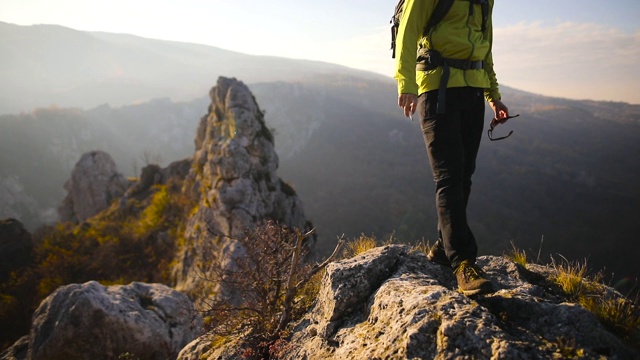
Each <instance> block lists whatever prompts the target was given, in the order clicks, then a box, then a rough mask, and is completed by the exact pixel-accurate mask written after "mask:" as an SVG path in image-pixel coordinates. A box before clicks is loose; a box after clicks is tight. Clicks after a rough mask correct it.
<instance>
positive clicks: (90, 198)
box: [58, 151, 129, 223]
mask: <svg viewBox="0 0 640 360" xmlns="http://www.w3.org/2000/svg"><path fill="white" fill-rule="evenodd" d="M128 186H129V183H128V181H127V179H126V178H125V177H124V176H123V175H122V174H120V173H119V172H118V171H117V169H116V163H115V162H114V161H113V159H112V158H111V156H110V155H109V154H107V153H105V152H103V151H91V152H88V153H85V154H84V155H82V157H80V160H78V162H77V163H76V166H75V167H74V169H73V171H72V172H71V178H70V179H69V180H67V182H66V183H65V184H64V188H65V190H67V196H66V197H65V199H64V200H63V202H62V205H60V207H59V208H58V214H59V216H60V221H62V222H68V221H69V222H75V223H79V222H82V221H84V220H86V219H88V218H90V217H92V216H94V215H95V214H97V213H99V212H100V211H102V210H104V209H106V208H107V207H109V205H110V204H111V202H112V201H114V200H117V199H119V198H120V197H121V196H122V195H123V194H124V193H125V191H126V190H127V187H128Z"/></svg>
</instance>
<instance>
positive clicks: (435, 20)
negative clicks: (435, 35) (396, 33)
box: [422, 0, 453, 37]
mask: <svg viewBox="0 0 640 360" xmlns="http://www.w3.org/2000/svg"><path fill="white" fill-rule="evenodd" d="M451 6H453V0H438V2H437V3H436V7H435V8H434V9H433V13H432V14H431V17H430V18H429V21H427V26H425V28H424V32H423V33H422V35H423V36H425V37H426V36H428V35H429V33H430V32H431V30H433V28H434V27H436V25H438V24H439V23H440V21H442V19H444V16H445V15H447V13H448V12H449V10H451Z"/></svg>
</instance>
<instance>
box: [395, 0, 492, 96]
mask: <svg viewBox="0 0 640 360" xmlns="http://www.w3.org/2000/svg"><path fill="white" fill-rule="evenodd" d="M436 2H437V0H407V1H406V2H405V5H404V6H405V8H404V11H403V14H402V19H401V21H400V28H399V30H398V38H397V39H396V74H395V79H396V80H397V82H398V93H399V94H416V95H419V94H422V93H424V92H427V91H430V90H436V89H438V88H439V87H440V76H441V74H442V67H438V68H437V69H434V70H429V71H416V58H417V51H418V47H421V48H422V47H425V48H428V49H435V50H437V51H439V52H440V54H441V55H442V56H443V57H445V58H449V59H462V60H472V61H478V60H483V61H484V68H483V69H472V70H462V69H456V68H451V74H450V75H449V82H448V85H447V87H461V86H471V87H477V88H483V89H485V91H484V95H485V98H486V99H487V101H494V100H499V99H500V92H499V90H498V81H497V79H496V73H495V72H494V70H493V57H492V55H491V44H492V42H493V26H492V20H491V13H492V12H493V11H492V10H493V0H489V19H488V21H487V24H486V26H487V29H486V32H485V34H483V33H482V10H481V6H480V5H474V11H473V15H472V16H469V0H455V1H454V2H453V5H452V7H451V9H450V10H449V12H448V13H447V14H446V15H445V17H444V18H443V19H442V21H441V22H440V23H439V24H438V25H437V26H436V27H435V28H434V29H433V30H432V31H431V35H430V36H427V37H422V32H423V31H424V28H425V26H426V24H427V21H428V20H429V18H430V17H431V13H432V12H433V9H434V7H435V5H436Z"/></svg>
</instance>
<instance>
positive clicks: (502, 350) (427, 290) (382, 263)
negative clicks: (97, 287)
mask: <svg viewBox="0 0 640 360" xmlns="http://www.w3.org/2000/svg"><path fill="white" fill-rule="evenodd" d="M478 264H479V265H480V266H481V267H482V268H483V269H484V270H485V271H486V273H487V275H488V277H489V278H490V279H491V281H492V282H493V285H494V286H495V288H496V289H498V290H497V292H495V293H494V294H491V295H486V296H478V297H474V298H469V297H466V296H464V295H462V294H461V293H459V292H458V291H457V285H456V280H455V277H454V276H453V274H452V271H451V269H449V268H446V267H443V266H440V265H437V264H434V263H431V262H429V261H428V260H427V259H426V257H425V256H424V254H422V253H421V252H417V251H414V250H412V249H411V248H410V247H407V246H404V245H390V246H384V247H379V248H375V249H372V250H370V251H368V252H366V253H363V254H361V255H359V256H356V257H354V258H351V259H347V260H343V261H339V262H334V263H331V264H330V265H329V266H328V267H327V271H326V273H325V276H324V278H323V281H322V286H321V289H320V294H319V296H318V298H317V302H316V305H315V307H314V308H313V309H312V310H311V311H309V313H308V314H307V315H306V316H304V318H303V319H302V320H301V321H300V322H299V323H297V325H296V326H294V328H293V329H292V335H291V337H290V339H288V341H289V344H288V345H287V346H284V347H283V349H285V350H284V351H283V352H282V353H281V354H279V357H278V358H280V359H291V360H293V359H336V360H337V359H371V360H373V359H564V358H579V359H638V358H639V356H640V352H638V351H637V349H636V350H634V349H633V348H632V347H630V346H629V345H628V344H625V343H624V342H623V341H622V340H621V339H620V338H618V337H616V336H615V335H614V334H613V333H611V332H610V331H609V330H607V328H605V326H603V325H602V323H601V322H600V321H599V320H598V319H597V318H596V316H595V315H593V314H592V313H591V312H589V311H587V310H586V309H585V308H583V307H581V306H580V305H577V304H575V303H572V302H570V301H569V300H568V299H567V297H566V295H563V294H562V292H561V291H559V290H558V289H557V288H555V286H554V285H553V284H552V283H551V282H550V281H549V280H548V279H549V278H550V276H551V275H552V274H553V270H552V269H550V268H548V267H544V266H537V265H527V266H526V268H525V267H523V266H521V265H517V264H515V263H514V262H512V261H510V260H507V259H505V258H503V257H495V256H483V257H480V258H479V259H478ZM203 339H206V338H201V339H199V340H196V341H194V342H192V343H191V344H189V345H188V346H187V347H186V348H185V349H183V351H182V352H181V353H180V355H179V357H178V358H179V359H185V360H187V359H188V360H190V359H203V358H205V359H235V358H237V357H238V356H240V353H239V352H238V350H237V349H238V347H239V346H238V343H237V342H234V341H231V344H230V345H229V346H226V347H225V346H220V347H212V346H211V345H210V344H211V341H208V342H207V341H205V340H203Z"/></svg>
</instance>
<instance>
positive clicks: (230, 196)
mask: <svg viewBox="0 0 640 360" xmlns="http://www.w3.org/2000/svg"><path fill="white" fill-rule="evenodd" d="M210 97H211V105H210V106H209V112H208V114H207V115H206V116H204V117H203V118H202V119H201V122H200V125H199V127H198V131H197V134H196V139H195V146H196V151H195V154H194V156H193V160H192V164H191V169H190V172H189V175H188V176H187V178H186V181H185V184H186V186H185V191H186V192H188V193H189V194H190V196H191V197H192V198H193V199H196V201H195V202H196V203H197V204H198V206H197V210H196V211H195V212H194V213H193V214H192V216H191V217H190V219H188V221H187V226H186V231H185V240H186V241H185V245H184V246H183V247H182V249H181V251H180V253H179V256H178V261H177V263H178V266H177V267H176V268H175V269H174V276H175V281H176V284H177V289H178V290H181V291H185V292H187V293H189V294H190V295H191V296H193V297H195V298H202V297H206V296H208V294H209V293H210V291H208V290H206V289H207V286H208V285H209V284H208V283H207V282H204V281H202V277H201V276H199V274H198V271H202V269H203V265H204V263H205V261H204V258H205V257H207V256H211V258H213V259H214V260H212V261H228V260H229V259H233V258H234V257H236V256H240V255H239V254H241V253H242V251H243V249H242V248H241V247H239V246H237V244H236V242H235V241H234V239H237V238H239V237H242V236H244V235H245V232H246V231H250V230H251V229H253V228H255V227H256V225H258V224H259V223H261V222H263V221H266V220H274V221H276V222H278V223H280V224H282V225H286V226H289V227H291V228H299V229H304V228H305V227H308V226H309V224H308V221H307V220H306V218H305V215H304V211H303V207H302V202H301V200H300V199H299V198H298V196H297V195H296V193H295V191H294V190H293V188H291V186H289V185H287V184H286V183H285V182H284V181H282V180H281V179H280V178H279V177H278V176H277V173H276V170H277V168H278V156H277V154H276V152H275V149H274V144H273V135H272V134H271V131H270V130H269V129H268V128H267V126H266V124H265V122H264V116H263V113H262V111H261V110H260V108H259V107H258V104H257V102H256V100H255V98H254V97H253V95H252V94H251V92H250V91H249V88H248V87H247V86H246V85H245V84H243V83H242V82H240V81H238V80H236V79H228V78H223V77H221V78H219V79H218V83H217V85H216V86H215V87H214V88H213V89H211V92H210Z"/></svg>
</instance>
